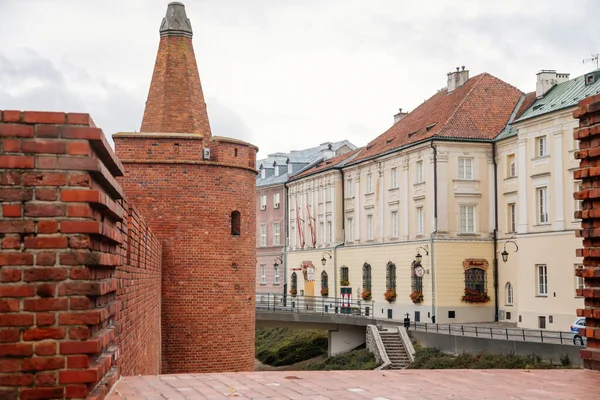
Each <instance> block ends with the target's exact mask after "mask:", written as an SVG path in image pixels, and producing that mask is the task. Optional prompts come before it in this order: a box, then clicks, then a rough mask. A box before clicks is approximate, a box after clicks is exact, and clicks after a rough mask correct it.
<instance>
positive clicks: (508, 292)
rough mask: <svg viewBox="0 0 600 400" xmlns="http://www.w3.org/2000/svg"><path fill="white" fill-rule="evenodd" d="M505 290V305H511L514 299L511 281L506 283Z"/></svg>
mask: <svg viewBox="0 0 600 400" xmlns="http://www.w3.org/2000/svg"><path fill="white" fill-rule="evenodd" d="M505 291H506V293H505V295H506V298H505V299H504V300H505V305H507V306H512V305H513V304H514V300H515V299H514V296H515V293H514V288H513V286H512V283H510V282H507V283H506V290H505Z"/></svg>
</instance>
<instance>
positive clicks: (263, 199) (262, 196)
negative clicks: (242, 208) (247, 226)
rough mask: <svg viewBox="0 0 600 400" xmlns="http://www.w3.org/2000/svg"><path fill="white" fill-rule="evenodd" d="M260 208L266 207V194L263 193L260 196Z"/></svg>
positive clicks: (264, 208)
mask: <svg viewBox="0 0 600 400" xmlns="http://www.w3.org/2000/svg"><path fill="white" fill-rule="evenodd" d="M260 209H261V210H266V209H267V195H266V194H263V195H261V196H260Z"/></svg>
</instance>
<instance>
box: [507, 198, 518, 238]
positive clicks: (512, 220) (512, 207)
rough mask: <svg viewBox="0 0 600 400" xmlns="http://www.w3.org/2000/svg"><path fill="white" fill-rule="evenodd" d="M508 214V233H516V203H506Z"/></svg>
mask: <svg viewBox="0 0 600 400" xmlns="http://www.w3.org/2000/svg"><path fill="white" fill-rule="evenodd" d="M506 212H507V214H508V230H507V231H508V233H514V232H516V231H517V203H508V207H507V210H506Z"/></svg>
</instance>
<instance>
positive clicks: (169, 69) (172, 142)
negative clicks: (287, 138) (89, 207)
mask: <svg viewBox="0 0 600 400" xmlns="http://www.w3.org/2000/svg"><path fill="white" fill-rule="evenodd" d="M113 137H114V141H115V150H116V153H117V155H118V156H119V157H120V159H121V161H122V163H123V165H124V166H125V175H124V177H123V178H122V179H120V183H121V185H122V186H123V188H124V189H125V193H126V194H127V196H128V198H130V199H132V200H133V201H134V202H135V203H136V205H137V206H138V207H139V208H140V209H141V211H142V213H143V214H144V215H145V216H146V218H147V221H148V225H149V226H150V227H151V228H152V229H153V231H154V233H155V234H156V236H157V237H158V239H159V240H160V241H161V242H162V245H163V253H162V254H163V269H162V322H161V329H162V359H163V366H162V371H161V372H162V373H178V372H209V371H243V370H247V371H250V370H252V369H253V368H254V293H255V283H254V279H255V261H256V250H255V241H256V236H255V227H256V212H255V191H256V173H257V171H256V152H257V150H258V149H257V148H256V147H255V146H253V145H251V144H248V143H245V142H242V141H240V140H236V139H232V138H225V137H217V136H213V135H212V133H211V129H210V123H209V120H208V114H207V111H206V104H205V102H204V97H203V93H202V86H201V83H200V77H199V74H198V68H197V66H196V59H195V55H194V49H193V46H192V27H191V24H190V21H189V19H188V18H187V16H186V13H185V8H184V6H183V4H181V3H179V2H172V3H170V4H169V6H168V9H167V14H166V17H165V18H164V19H163V21H162V24H161V26H160V42H159V46H158V54H157V56H156V64H155V66H154V73H153V75H152V82H151V84H150V90H149V93H148V99H147V101H146V108H145V110H144V118H143V120H142V126H141V129H140V132H135V133H117V134H115V135H114V136H113ZM225 299H226V300H225Z"/></svg>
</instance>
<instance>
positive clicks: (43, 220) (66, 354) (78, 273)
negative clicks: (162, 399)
mask: <svg viewBox="0 0 600 400" xmlns="http://www.w3.org/2000/svg"><path fill="white" fill-rule="evenodd" d="M0 140H1V142H0V146H1V147H0V202H1V219H0V246H1V252H0V281H1V283H0V398H2V399H13V398H14V399H16V398H21V399H47V398H86V397H87V398H102V397H103V395H104V394H105V393H106V391H107V390H108V388H109V387H110V386H111V385H112V383H113V382H114V381H115V380H116V379H117V378H118V376H119V371H121V372H122V373H124V374H128V375H129V374H144V373H153V374H156V373H158V372H159V361H160V276H161V261H160V260H161V247H160V245H159V242H158V240H157V239H156V237H154V236H153V234H152V233H151V232H150V231H149V230H148V227H147V226H146V224H145V222H144V220H143V219H142V218H141V217H140V215H139V214H138V213H137V211H136V210H134V209H133V208H131V207H130V206H129V205H128V203H127V202H126V201H125V199H124V198H123V197H124V196H123V191H122V189H121V187H120V186H119V184H118V183H117V182H116V180H115V176H119V175H121V174H122V171H123V166H122V165H121V163H120V162H119V161H118V160H117V158H116V157H115V155H114V154H113V152H112V150H111V148H110V147H109V146H108V144H107V142H106V139H105V138H104V134H103V133H102V131H101V130H100V129H98V128H96V127H95V125H94V124H93V122H92V121H91V119H90V117H89V116H88V115H86V114H73V113H71V114H65V113H42V112H19V111H0Z"/></svg>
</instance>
